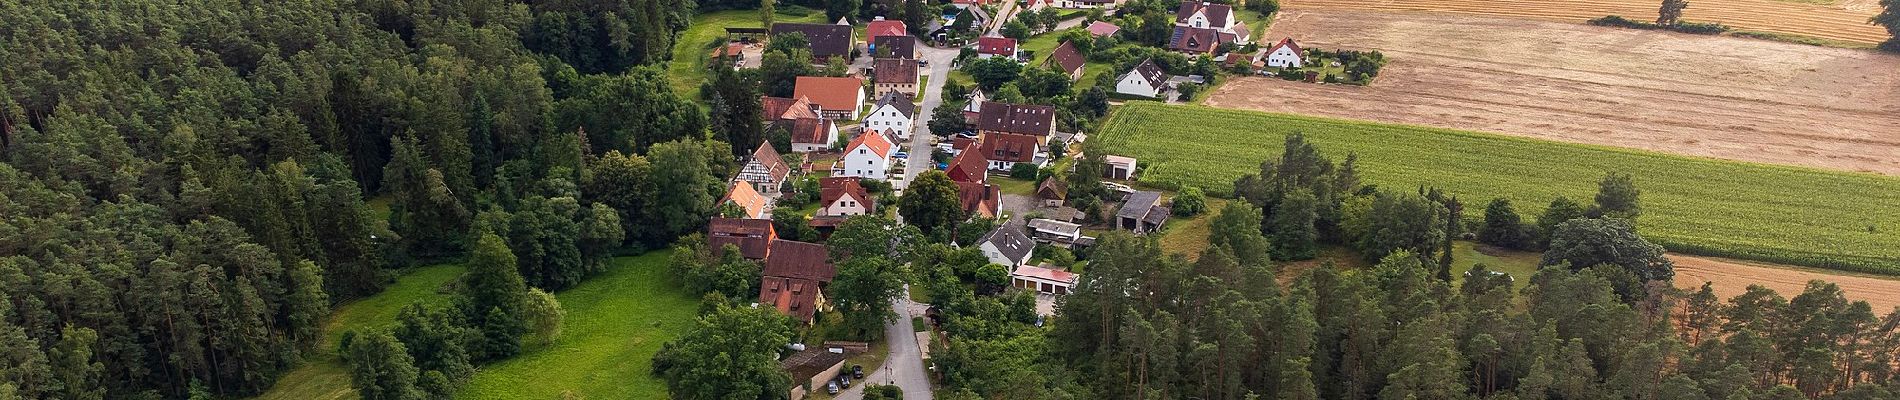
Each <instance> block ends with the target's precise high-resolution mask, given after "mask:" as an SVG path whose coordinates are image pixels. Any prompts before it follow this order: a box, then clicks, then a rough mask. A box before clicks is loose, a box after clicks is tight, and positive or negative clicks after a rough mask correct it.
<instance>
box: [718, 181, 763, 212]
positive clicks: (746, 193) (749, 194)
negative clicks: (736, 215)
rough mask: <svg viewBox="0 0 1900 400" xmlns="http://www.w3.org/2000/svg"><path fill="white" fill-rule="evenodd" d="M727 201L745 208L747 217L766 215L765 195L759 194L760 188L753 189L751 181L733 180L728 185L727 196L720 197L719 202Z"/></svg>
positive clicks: (742, 208) (724, 202)
mask: <svg viewBox="0 0 1900 400" xmlns="http://www.w3.org/2000/svg"><path fill="white" fill-rule="evenodd" d="M727 202H731V203H733V204H738V205H739V209H741V210H745V215H746V218H758V217H759V216H762V215H765V196H761V195H759V191H758V190H753V189H752V183H751V182H745V181H734V182H732V185H729V186H728V187H727V190H726V197H725V198H723V199H719V204H726V203H727Z"/></svg>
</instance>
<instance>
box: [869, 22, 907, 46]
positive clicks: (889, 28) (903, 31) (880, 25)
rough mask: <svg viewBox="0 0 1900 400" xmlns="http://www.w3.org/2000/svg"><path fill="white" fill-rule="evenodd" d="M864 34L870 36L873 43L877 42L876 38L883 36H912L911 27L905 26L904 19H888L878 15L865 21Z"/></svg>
mask: <svg viewBox="0 0 1900 400" xmlns="http://www.w3.org/2000/svg"><path fill="white" fill-rule="evenodd" d="M864 35H865V36H870V37H871V39H872V41H873V43H875V42H876V39H877V38H881V37H888V36H910V28H909V27H907V26H904V21H898V20H886V19H884V17H877V18H876V19H873V20H871V22H867V23H865V27H864Z"/></svg>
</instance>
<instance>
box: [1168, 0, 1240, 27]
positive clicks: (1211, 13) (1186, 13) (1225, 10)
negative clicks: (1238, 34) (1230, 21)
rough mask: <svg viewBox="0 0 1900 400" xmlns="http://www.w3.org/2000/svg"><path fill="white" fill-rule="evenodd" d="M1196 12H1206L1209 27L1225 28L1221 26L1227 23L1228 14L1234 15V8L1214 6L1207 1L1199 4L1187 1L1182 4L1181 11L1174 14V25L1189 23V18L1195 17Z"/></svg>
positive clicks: (1220, 5)
mask: <svg viewBox="0 0 1900 400" xmlns="http://www.w3.org/2000/svg"><path fill="white" fill-rule="evenodd" d="M1195 11H1205V12H1206V15H1207V21H1208V26H1219V27H1223V28H1225V26H1222V25H1220V24H1225V23H1227V14H1230V13H1233V12H1234V7H1233V6H1229V5H1226V4H1214V3H1208V2H1205V1H1203V2H1198V3H1197V2H1194V0H1185V1H1182V2H1181V9H1180V10H1178V11H1176V12H1175V14H1174V23H1177V24H1185V23H1187V20H1188V17H1192V16H1194V12H1195Z"/></svg>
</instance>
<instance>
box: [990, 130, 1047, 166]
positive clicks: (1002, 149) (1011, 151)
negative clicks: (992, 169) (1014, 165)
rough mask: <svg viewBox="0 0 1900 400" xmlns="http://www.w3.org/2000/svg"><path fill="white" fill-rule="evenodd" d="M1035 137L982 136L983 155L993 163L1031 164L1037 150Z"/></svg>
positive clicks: (1010, 135) (1012, 135) (997, 134)
mask: <svg viewBox="0 0 1900 400" xmlns="http://www.w3.org/2000/svg"><path fill="white" fill-rule="evenodd" d="M1038 143H1039V142H1037V140H1036V137H1035V136H1030V135H1017V134H1010V133H985V134H983V147H982V149H983V150H982V151H983V155H984V158H988V159H990V160H994V161H1008V162H1019V163H1025V162H1031V161H1035V158H1036V152H1037V151H1038V150H1039V149H1038V147H1040V146H1039V145H1038Z"/></svg>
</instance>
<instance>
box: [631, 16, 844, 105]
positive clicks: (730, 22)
mask: <svg viewBox="0 0 1900 400" xmlns="http://www.w3.org/2000/svg"><path fill="white" fill-rule="evenodd" d="M775 15H776V17H774V21H775V22H804V23H815V22H820V21H822V20H824V19H825V13H824V12H814V13H811V14H809V15H805V16H795V15H788V14H785V13H782V12H781V13H778V14H775ZM760 26H764V24H763V23H762V22H760V21H759V10H729V11H719V12H711V13H705V14H699V15H695V16H693V22H692V24H691V25H688V26H687V27H686V30H685V31H682V32H680V35H679V40H677V41H675V42H674V43H673V61H672V62H668V63H666V76H667V78H668V80H671V81H672V82H673V92H674V93H678V94H680V95H681V96H684V97H686V98H688V99H699V86H700V85H703V84H705V83H706V59H707V57H708V56H709V55H711V54H712V47H710V46H711V45H712V42H713V40H715V39H718V38H720V37H723V36H725V35H726V27H748V28H757V27H760ZM859 37H863V36H861V35H860V36H859ZM753 67H757V66H753Z"/></svg>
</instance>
